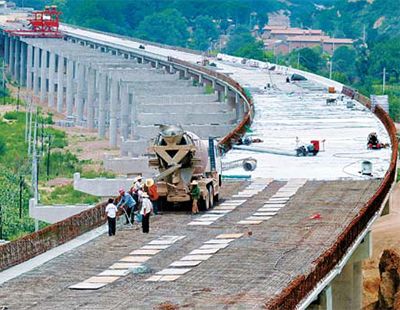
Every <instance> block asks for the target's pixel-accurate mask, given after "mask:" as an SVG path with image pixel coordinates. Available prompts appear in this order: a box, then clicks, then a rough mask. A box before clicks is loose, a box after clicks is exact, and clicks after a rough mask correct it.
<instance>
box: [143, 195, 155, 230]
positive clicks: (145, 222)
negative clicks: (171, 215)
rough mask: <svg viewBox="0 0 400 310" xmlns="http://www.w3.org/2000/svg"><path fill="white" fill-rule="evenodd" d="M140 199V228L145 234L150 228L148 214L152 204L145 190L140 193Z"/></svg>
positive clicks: (151, 209)
mask: <svg viewBox="0 0 400 310" xmlns="http://www.w3.org/2000/svg"><path fill="white" fill-rule="evenodd" d="M142 199H143V200H142V208H141V209H140V214H141V215H142V230H143V232H144V233H146V234H147V233H149V230H150V214H151V212H152V211H153V204H152V203H151V201H150V199H149V195H148V194H147V193H146V192H143V193H142Z"/></svg>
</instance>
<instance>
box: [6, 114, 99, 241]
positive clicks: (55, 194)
mask: <svg viewBox="0 0 400 310" xmlns="http://www.w3.org/2000/svg"><path fill="white" fill-rule="evenodd" d="M25 118H26V115H25V112H16V111H9V112H5V113H4V114H3V115H1V116H0V186H1V191H0V205H1V209H2V212H1V214H2V224H3V225H2V231H0V233H2V236H1V234H0V238H1V237H2V238H4V239H6V240H12V239H15V238H17V237H19V236H22V235H24V234H26V233H29V232H32V231H33V230H34V223H33V220H32V219H30V218H29V214H28V203H29V198H30V197H32V190H31V185H32V182H31V167H32V156H28V142H27V141H25V121H26V119H25ZM38 123H39V124H40V125H39V126H38V134H37V136H38V137H37V141H38V143H37V146H38V153H39V156H38V159H39V165H38V168H39V192H40V198H41V199H40V203H43V204H63V203H67V204H76V203H87V204H93V203H96V202H97V201H98V198H97V197H94V196H91V195H87V194H84V193H81V192H78V191H74V190H73V187H72V185H71V184H63V185H59V186H57V185H54V186H53V185H49V184H50V183H51V182H49V180H50V181H51V180H55V179H60V178H72V176H73V173H74V172H82V168H83V166H84V165H85V164H87V161H80V160H79V159H78V158H77V157H76V156H75V155H74V154H72V153H71V152H69V151H68V150H65V148H66V146H67V145H68V140H67V135H66V133H65V132H63V131H61V130H57V129H54V128H52V123H53V121H52V116H51V115H50V114H47V115H42V114H39V116H38ZM42 124H43V125H42ZM32 136H33V135H32ZM42 136H43V138H42ZM49 141H50V145H51V148H50V156H49V152H48V146H49ZM48 164H49V170H47V165H48ZM94 174H95V173H93V172H90V171H89V172H88V173H87V174H86V175H85V174H83V176H84V177H85V176H94ZM56 183H57V182H56ZM20 188H21V198H22V199H21V200H22V204H21V210H20ZM20 212H21V214H20ZM41 224H42V225H41V226H44V225H45V224H44V223H41Z"/></svg>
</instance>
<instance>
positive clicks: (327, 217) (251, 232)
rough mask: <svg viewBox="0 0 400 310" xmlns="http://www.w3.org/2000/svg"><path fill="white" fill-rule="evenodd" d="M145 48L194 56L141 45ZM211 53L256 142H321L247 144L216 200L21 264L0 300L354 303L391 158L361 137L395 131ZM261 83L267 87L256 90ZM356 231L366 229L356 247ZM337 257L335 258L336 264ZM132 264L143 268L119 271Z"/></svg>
mask: <svg viewBox="0 0 400 310" xmlns="http://www.w3.org/2000/svg"><path fill="white" fill-rule="evenodd" d="M63 30H64V31H65V32H66V33H67V34H68V35H69V36H70V37H74V38H76V42H77V43H79V42H84V44H86V43H87V42H91V44H100V45H104V46H106V47H110V48H112V49H116V50H117V51H118V50H121V49H137V48H138V46H139V45H140V44H143V43H142V42H134V41H129V40H127V39H125V38H118V37H112V36H110V35H106V34H101V33H97V32H91V31H88V30H84V29H76V28H72V27H69V26H64V27H63ZM137 52H138V53H139V52H140V51H139V50H138V51H137ZM145 53H152V54H154V55H158V56H159V57H161V56H162V57H167V56H171V57H175V58H179V59H182V60H186V61H189V62H197V61H199V60H201V56H199V55H195V54H190V53H188V52H186V51H181V50H175V49H168V48H166V47H162V46H152V45H149V44H147V45H146V50H145V52H143V54H144V55H145ZM215 63H216V64H217V70H218V71H219V72H224V73H226V74H229V75H230V76H231V77H232V78H233V79H235V80H237V81H238V82H239V83H241V84H242V86H245V87H247V88H248V89H249V90H250V91H251V92H252V95H253V99H254V103H255V107H256V118H255V119H254V123H253V128H254V134H255V135H257V136H259V137H260V138H262V139H263V140H264V143H263V146H265V147H269V146H270V145H271V144H272V145H273V146H274V147H275V148H283V149H291V148H293V146H295V143H296V142H295V138H296V137H299V139H300V140H302V141H304V142H308V140H311V139H317V140H322V139H325V141H326V145H325V152H321V154H319V155H318V156H317V157H315V158H314V157H308V158H290V157H277V156H273V155H268V154H256V155H254V156H256V157H257V159H258V161H259V168H258V170H256V171H255V172H254V173H253V179H252V181H250V182H242V183H229V182H228V183H226V185H225V186H224V188H223V191H224V192H223V197H224V200H222V201H221V203H220V204H219V205H218V206H217V207H215V208H214V210H212V211H209V212H207V213H206V214H202V215H199V216H195V217H192V216H190V215H187V214H182V213H178V214H176V213H169V214H165V215H163V216H156V217H154V218H153V221H152V228H151V232H150V234H149V235H143V234H141V233H140V232H138V231H136V230H128V229H123V230H121V231H119V233H118V234H117V236H116V237H115V238H108V237H107V236H105V235H101V236H100V237H98V238H96V239H94V240H92V241H90V242H88V243H87V244H86V245H84V246H81V247H79V248H76V249H74V250H72V251H69V252H67V253H65V254H62V255H61V256H59V257H57V258H55V259H53V260H51V261H49V262H47V263H45V264H44V265H42V266H41V267H38V268H36V269H34V270H32V271H30V272H27V273H25V274H23V275H17V274H15V275H16V277H15V278H14V279H12V280H9V281H7V282H5V283H3V284H2V285H1V291H0V301H1V304H0V306H2V305H5V306H8V307H9V308H10V309H13V308H18V309H28V308H29V309H55V308H58V309H115V308H118V309H148V308H153V307H155V308H157V307H159V308H162V307H176V308H193V309H210V308H211V309H213V308H215V309H221V308H222V309H224V308H232V309H258V308H261V307H266V308H268V309H293V308H295V307H296V305H298V304H300V302H301V304H300V307H302V308H305V307H307V306H310V308H312V307H314V308H313V309H330V308H329V307H332V303H333V309H358V308H360V306H361V297H360V298H358V297H357V296H360V294H359V293H360V289H361V288H360V281H361V273H360V268H361V260H362V259H363V258H365V256H366V255H368V236H367V235H365V233H366V231H368V225H370V224H371V221H373V219H374V218H375V217H376V216H378V215H379V214H380V212H381V211H382V208H383V204H384V203H385V202H386V200H385V199H387V192H388V191H389V189H390V185H391V182H393V173H394V172H393V168H395V167H393V165H395V164H393V158H391V156H392V153H391V151H390V149H387V150H382V151H378V152H367V151H366V150H365V144H366V141H365V139H366V136H367V134H368V133H369V132H371V131H377V132H378V133H379V134H380V138H381V139H382V140H384V142H392V143H393V142H394V141H395V140H393V137H392V136H391V137H389V136H388V134H387V131H386V130H385V129H384V127H383V125H382V123H381V122H380V121H379V120H378V119H377V118H376V117H374V116H373V115H372V113H371V112H369V111H368V110H366V109H364V108H363V107H361V106H360V105H357V104H356V108H355V109H347V107H346V106H345V103H346V100H350V99H349V98H347V99H345V101H343V102H339V103H338V105H336V106H327V105H326V102H325V97H324V96H325V95H326V93H327V92H326V89H325V86H326V85H325V86H321V85H322V84H321V83H317V82H313V83H307V84H302V85H293V84H290V85H288V84H286V83H285V78H286V75H285V72H284V71H281V70H278V73H268V71H266V70H264V69H260V68H253V67H250V66H247V65H242V64H238V63H237V62H235V61H232V60H229V59H225V60H224V59H222V60H219V61H217V60H215ZM266 83H270V84H271V85H273V86H274V89H272V90H265V89H264V86H266ZM319 84H320V85H319ZM152 100H153V99H152ZM378 110H379V109H378ZM378 112H379V111H378ZM380 113H382V112H380ZM380 115H382V114H380ZM385 125H386V126H389V125H388V124H385ZM386 128H388V127H386ZM392 135H393V134H392ZM389 140H392V141H389ZM243 155H246V156H248V155H250V153H244V152H242V151H236V150H234V151H231V152H229V153H228V154H227V158H228V159H229V160H230V159H236V158H238V157H240V156H243ZM364 158H368V159H369V160H371V161H373V164H374V167H375V168H374V176H373V177H372V178H366V177H363V176H361V175H360V174H359V173H358V170H359V161H360V160H361V159H364ZM389 163H390V165H389ZM388 169H390V175H388V174H386V172H387V171H388ZM370 220H371V221H370ZM358 236H359V237H360V238H361V239H364V242H363V245H361V246H358V243H357V242H360V241H361V240H358V239H357V238H358ZM364 237H365V238H364ZM353 245H355V246H358V248H357V250H355V248H353ZM363 247H364V248H363ZM344 258H345V261H346V262H347V264H346V265H345V266H344V265H340V264H341V261H342V259H344ZM338 266H339V267H338ZM137 267H139V269H140V270H143V269H146V270H147V271H148V273H140V274H132V273H130V272H129V271H130V270H132V268H137ZM5 272H8V273H12V272H13V269H12V268H11V269H9V270H6V271H4V272H3V273H0V279H1V276H2V274H4V273H5ZM330 275H332V277H331V278H330V280H329V281H328V280H326V279H327V278H328V279H329V276H330ZM325 276H326V277H325ZM324 281H325V282H324ZM317 288H320V290H317V291H316V292H315V290H316V289H317ZM323 288H325V291H324V293H323V294H320V295H319V297H318V298H317V295H318V293H320V291H321V290H322V289H323ZM76 289H84V290H83V291H82V290H76ZM96 289H99V290H96ZM21 291H23V292H24V294H21V293H20V292H21ZM313 291H314V293H315V294H314V295H313V293H312V292H313ZM310 293H311V294H310ZM307 296H309V297H310V299H309V300H308V301H304V300H303V299H304V298H305V297H307ZM332 296H336V298H334V299H333V300H332ZM339 297H340V298H339ZM285 298H286V299H285ZM315 299H316V300H315ZM313 301H314V303H313V304H312V305H310V304H311V302H313Z"/></svg>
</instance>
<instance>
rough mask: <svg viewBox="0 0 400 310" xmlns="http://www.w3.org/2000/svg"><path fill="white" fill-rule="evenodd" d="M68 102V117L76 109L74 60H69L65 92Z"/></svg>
mask: <svg viewBox="0 0 400 310" xmlns="http://www.w3.org/2000/svg"><path fill="white" fill-rule="evenodd" d="M65 96H66V102H67V117H71V116H72V113H73V110H74V62H73V61H72V60H71V59H68V60H67V89H66V92H65Z"/></svg>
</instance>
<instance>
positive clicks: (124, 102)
mask: <svg viewBox="0 0 400 310" xmlns="http://www.w3.org/2000/svg"><path fill="white" fill-rule="evenodd" d="M121 135H122V137H123V138H124V139H127V138H128V135H129V93H128V86H127V85H126V84H124V85H121Z"/></svg>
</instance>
